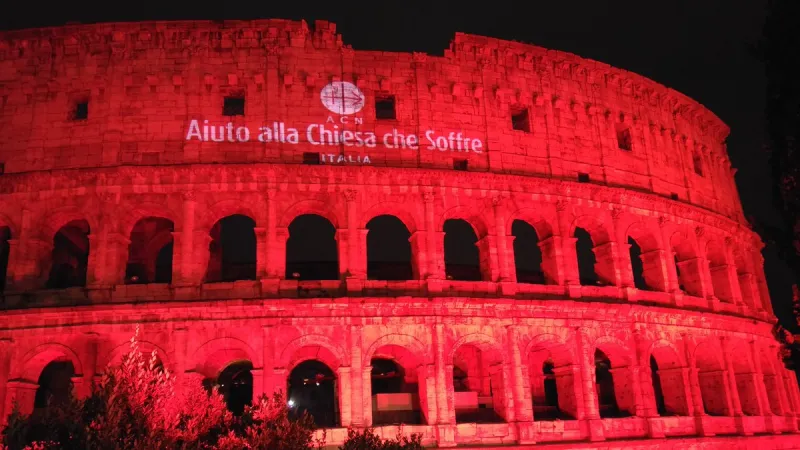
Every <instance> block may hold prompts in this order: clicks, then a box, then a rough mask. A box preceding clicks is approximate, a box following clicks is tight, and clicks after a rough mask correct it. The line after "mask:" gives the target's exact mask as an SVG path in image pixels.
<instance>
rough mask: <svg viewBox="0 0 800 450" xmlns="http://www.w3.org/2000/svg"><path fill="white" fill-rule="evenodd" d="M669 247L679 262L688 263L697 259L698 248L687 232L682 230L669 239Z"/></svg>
mask: <svg viewBox="0 0 800 450" xmlns="http://www.w3.org/2000/svg"><path fill="white" fill-rule="evenodd" d="M669 245H670V247H671V248H672V251H673V252H675V256H677V257H678V261H686V260H688V259H692V258H696V257H697V247H696V243H695V242H694V240H693V239H690V238H689V234H688V233H687V232H686V231H683V230H680V231H676V232H674V233H672V235H671V236H670V238H669Z"/></svg>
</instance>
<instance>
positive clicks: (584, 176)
mask: <svg viewBox="0 0 800 450" xmlns="http://www.w3.org/2000/svg"><path fill="white" fill-rule="evenodd" d="M578 182H579V183H588V182H589V174H588V173H579V174H578Z"/></svg>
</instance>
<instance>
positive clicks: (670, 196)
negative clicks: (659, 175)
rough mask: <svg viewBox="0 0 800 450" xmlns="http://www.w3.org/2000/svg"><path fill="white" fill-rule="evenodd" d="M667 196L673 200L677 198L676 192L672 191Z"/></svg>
mask: <svg viewBox="0 0 800 450" xmlns="http://www.w3.org/2000/svg"><path fill="white" fill-rule="evenodd" d="M669 198H671V199H673V200H677V199H678V194H676V193H674V192H673V193H671V194H669Z"/></svg>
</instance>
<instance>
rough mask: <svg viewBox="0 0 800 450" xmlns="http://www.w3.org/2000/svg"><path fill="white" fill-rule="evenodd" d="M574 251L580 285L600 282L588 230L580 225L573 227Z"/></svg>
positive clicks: (594, 284)
mask: <svg viewBox="0 0 800 450" xmlns="http://www.w3.org/2000/svg"><path fill="white" fill-rule="evenodd" d="M575 253H576V254H577V255H578V276H579V277H580V282H581V285H582V286H596V285H598V284H600V277H598V276H597V272H596V271H595V265H596V264H597V259H596V257H595V255H594V244H593V243H592V237H591V235H589V232H588V231H586V230H584V229H583V228H581V227H577V228H575Z"/></svg>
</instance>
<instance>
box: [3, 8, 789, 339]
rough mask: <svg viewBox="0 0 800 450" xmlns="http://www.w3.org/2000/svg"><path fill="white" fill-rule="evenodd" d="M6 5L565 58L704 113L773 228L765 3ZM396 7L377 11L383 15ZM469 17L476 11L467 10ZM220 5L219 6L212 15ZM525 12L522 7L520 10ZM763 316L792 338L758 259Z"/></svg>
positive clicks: (7, 17)
mask: <svg viewBox="0 0 800 450" xmlns="http://www.w3.org/2000/svg"><path fill="white" fill-rule="evenodd" d="M167 3H168V2H161V3H151V4H149V3H148V2H141V1H137V2H107V3H104V4H105V5H106V6H105V7H104V8H91V7H89V6H85V5H81V4H80V2H60V3H59V4H58V5H57V6H49V5H48V6H44V5H42V4H41V3H40V2H9V4H7V5H4V7H3V13H2V14H0V28H2V29H18V28H28V27H38V26H53V25H62V24H65V23H67V22H71V21H74V22H81V23H93V22H104V21H140V20H178V19H254V18H283V19H294V20H299V19H305V20H307V21H309V22H312V21H314V20H328V21H331V22H334V23H336V24H337V31H338V32H339V33H340V34H342V37H343V40H344V42H345V43H346V44H349V45H352V46H353V48H355V49H360V50H385V51H404V52H410V51H417V52H426V53H429V54H433V55H442V54H443V52H444V50H445V49H446V48H448V47H449V42H450V40H451V39H452V37H453V35H454V33H455V32H457V31H462V32H465V33H473V34H480V35H486V36H493V37H497V38H502V39H509V40H516V41H522V42H527V43H531V44H535V45H539V46H542V47H547V48H551V49H557V50H563V51H567V52H572V53H575V54H577V55H579V56H582V57H585V58H590V59H595V60H598V61H602V62H605V63H608V64H611V65H613V66H616V67H619V68H622V69H626V70H629V71H632V72H636V73H639V74H641V75H644V76H646V77H649V78H651V79H653V80H655V81H657V82H659V83H661V84H664V85H666V86H668V87H671V88H673V89H676V90H678V91H680V92H682V93H684V94H686V95H688V96H690V97H692V98H694V99H695V100H697V101H699V102H700V103H702V104H703V105H705V106H706V107H707V108H709V109H710V110H712V111H713V112H714V113H715V114H716V115H717V116H719V117H720V118H721V119H722V120H723V121H724V122H726V123H727V124H728V125H729V126H730V127H731V134H730V137H729V139H728V151H729V153H730V158H731V161H732V163H733V166H734V167H735V168H737V169H738V173H737V174H736V181H737V185H738V187H739V192H740V194H741V198H742V203H743V204H744V210H745V215H747V216H753V217H754V218H755V219H756V220H757V221H760V222H762V223H766V224H769V225H773V226H780V223H779V222H778V221H779V217H778V215H777V214H776V212H775V210H774V209H773V208H772V201H771V199H772V197H771V191H770V190H771V175H770V172H769V167H768V164H767V154H766V153H765V152H764V151H763V150H762V149H763V141H764V140H763V129H764V113H763V111H764V89H765V78H764V75H763V70H762V66H761V63H760V62H759V61H757V60H756V59H755V58H754V57H753V56H752V54H751V50H750V49H751V48H752V46H754V45H755V44H756V43H757V42H758V40H759V38H760V34H761V27H762V25H763V21H764V16H765V13H766V10H765V7H766V3H767V0H673V1H670V2H657V3H656V2H647V1H641V0H638V1H631V0H616V1H588V0H587V1H569V0H561V1H549V2H543V1H517V2H503V1H491V2H485V3H484V4H483V6H481V7H477V6H469V5H470V4H473V2H445V1H426V2H412V1H404V2H386V1H374V2H372V3H364V2H348V1H327V2H319V4H317V2H313V3H312V2H301V1H290V2H287V3H288V5H286V6H281V5H279V4H277V3H276V2H272V1H269V2H268V1H263V2H258V3H250V2H221V3H218V4H217V5H216V6H214V7H212V8H208V7H205V6H204V5H203V4H201V3H205V2H191V3H185V4H183V3H179V2H169V5H167ZM389 3H391V4H393V5H402V6H391V7H387V6H383V5H385V4H389ZM474 4H475V5H478V4H479V3H477V2H475V3H474ZM219 5H224V6H219ZM522 5H525V6H522ZM765 257H766V270H767V278H768V281H769V287H770V292H771V294H772V301H773V304H774V307H775V312H776V314H777V315H778V317H779V318H780V320H781V322H782V323H783V324H784V326H792V325H793V319H792V317H791V286H790V282H791V281H790V280H791V273H790V272H789V269H788V267H786V265H785V264H783V263H782V262H781V261H780V260H779V259H778V258H777V256H776V253H775V251H774V249H771V248H769V247H768V248H767V249H766V251H765Z"/></svg>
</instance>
